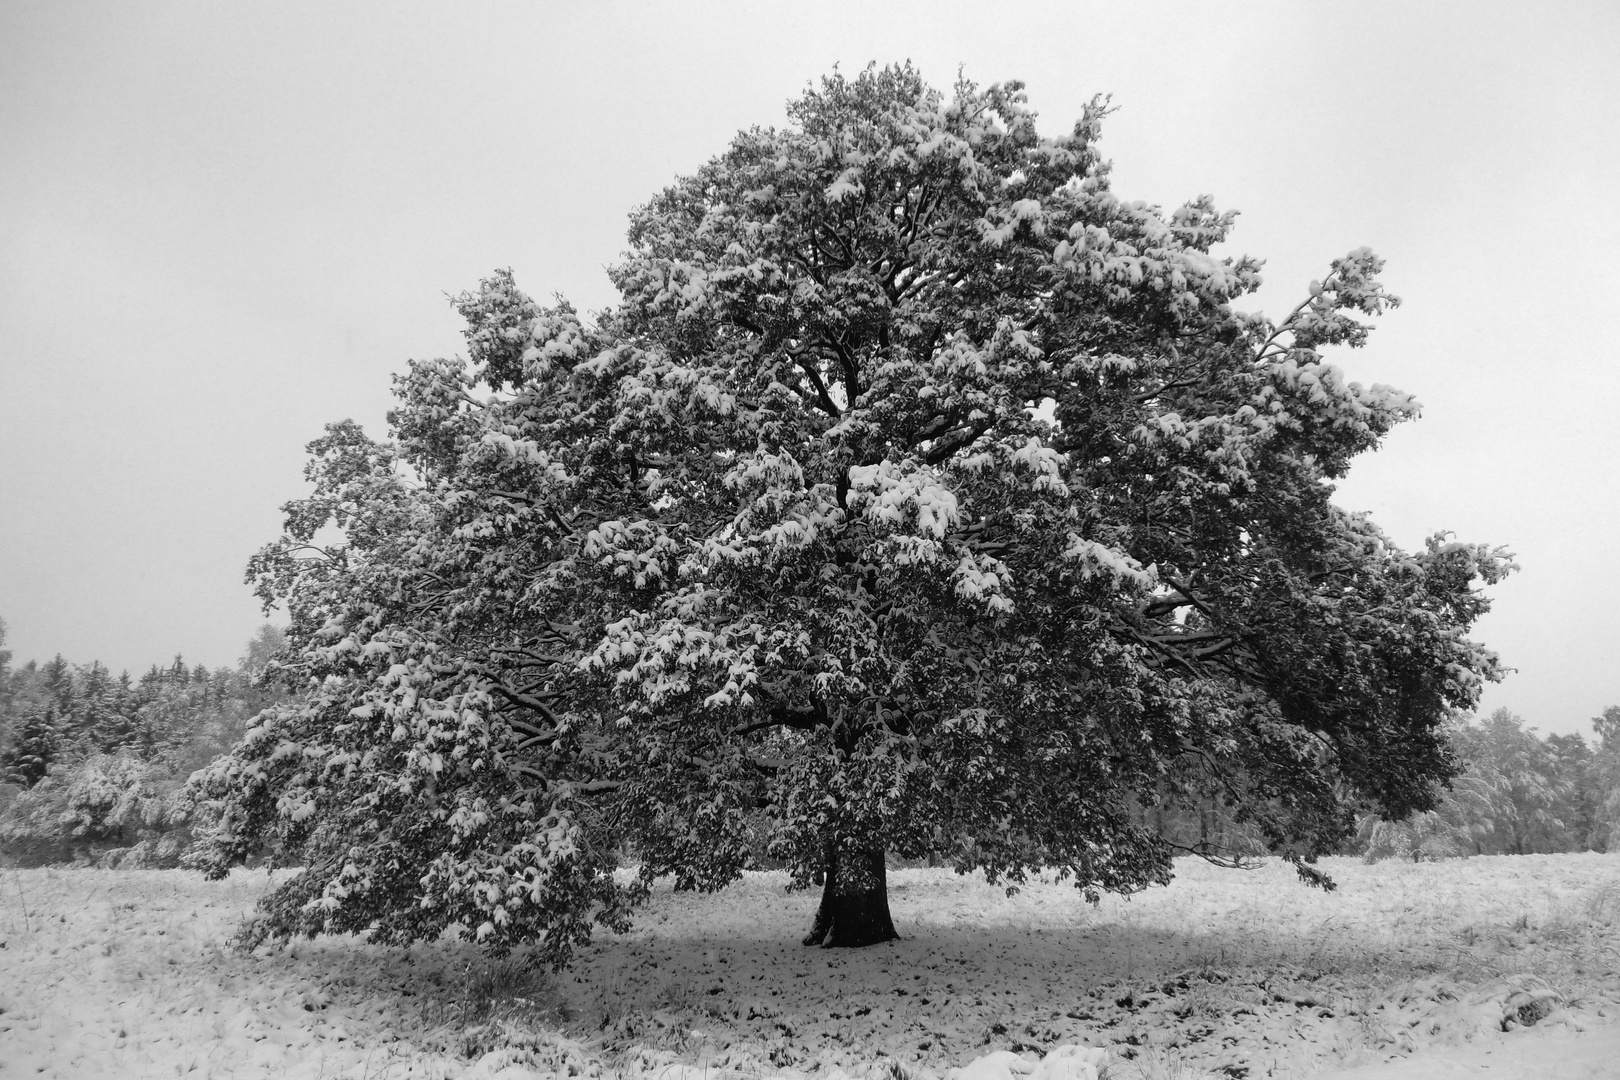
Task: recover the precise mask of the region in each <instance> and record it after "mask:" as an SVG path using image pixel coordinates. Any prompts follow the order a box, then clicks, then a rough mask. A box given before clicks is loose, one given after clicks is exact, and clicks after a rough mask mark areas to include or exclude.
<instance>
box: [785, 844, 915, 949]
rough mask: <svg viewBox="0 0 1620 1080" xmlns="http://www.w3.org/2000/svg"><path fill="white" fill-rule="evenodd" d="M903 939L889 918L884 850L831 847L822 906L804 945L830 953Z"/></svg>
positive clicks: (822, 893)
mask: <svg viewBox="0 0 1620 1080" xmlns="http://www.w3.org/2000/svg"><path fill="white" fill-rule="evenodd" d="M899 936H900V935H899V934H897V933H896V932H895V929H894V920H893V919H891V918H890V917H889V878H888V872H887V867H886V865H885V864H884V860H883V849H882V848H876V849H874V850H870V851H847V850H840V849H839V848H838V847H837V846H836V845H830V846H829V849H828V852H827V867H826V876H825V882H824V884H823V885H822V887H821V906H820V907H818V908H817V909H816V921H815V925H814V926H812V927H811V928H810V933H809V934H808V935H807V936H806V937H805V939H804V943H805V944H806V945H820V946H821V947H822V948H826V949H837V948H860V947H862V946H864V945H877V944H879V943H881V942H884V941H893V940H894V939H896V938H898V937H899Z"/></svg>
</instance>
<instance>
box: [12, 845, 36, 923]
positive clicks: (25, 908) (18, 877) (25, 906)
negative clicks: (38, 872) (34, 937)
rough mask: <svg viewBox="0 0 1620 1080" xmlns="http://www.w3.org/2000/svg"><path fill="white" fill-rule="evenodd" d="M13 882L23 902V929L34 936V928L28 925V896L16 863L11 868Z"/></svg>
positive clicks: (18, 896) (18, 897)
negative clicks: (24, 890)
mask: <svg viewBox="0 0 1620 1080" xmlns="http://www.w3.org/2000/svg"><path fill="white" fill-rule="evenodd" d="M11 880H12V883H13V884H15V885H16V886H17V899H19V900H21V901H22V913H23V929H24V930H25V931H27V932H28V933H30V934H32V933H33V932H34V928H33V927H32V926H30V925H29V923H28V896H27V895H26V894H25V893H24V892H23V887H22V873H21V872H20V871H19V870H18V869H17V866H16V864H15V863H13V864H12V867H11Z"/></svg>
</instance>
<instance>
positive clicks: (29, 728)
mask: <svg viewBox="0 0 1620 1080" xmlns="http://www.w3.org/2000/svg"><path fill="white" fill-rule="evenodd" d="M57 724H58V718H57V715H56V705H55V704H54V703H53V704H50V705H47V706H45V709H44V711H43V712H34V713H30V714H29V715H28V716H26V717H24V718H23V722H22V726H21V728H20V729H19V730H18V732H17V738H16V741H15V742H14V743H13V744H12V746H11V747H10V748H9V749H7V750H6V752H5V757H4V760H3V761H0V766H3V769H0V771H3V772H4V774H5V776H6V778H7V779H8V780H10V781H11V782H13V783H18V784H21V785H23V786H24V787H29V788H31V787H33V786H34V785H35V784H37V783H39V782H40V781H41V780H43V779H45V776H46V775H47V774H48V773H49V772H50V767H51V763H52V762H53V761H55V760H56V750H57V745H58V742H59V741H60V736H59V735H58V732H57Z"/></svg>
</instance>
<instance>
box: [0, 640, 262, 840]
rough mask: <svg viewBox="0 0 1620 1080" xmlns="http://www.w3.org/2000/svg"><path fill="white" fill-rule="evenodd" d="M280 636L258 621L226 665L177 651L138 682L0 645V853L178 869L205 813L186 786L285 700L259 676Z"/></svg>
mask: <svg viewBox="0 0 1620 1080" xmlns="http://www.w3.org/2000/svg"><path fill="white" fill-rule="evenodd" d="M282 641H283V639H282V632H281V631H280V629H278V628H277V627H274V626H269V625H266V626H265V627H263V628H261V629H260V630H259V632H258V633H257V634H256V635H255V636H254V637H253V639H252V640H251V641H250V642H249V643H248V647H247V651H246V653H245V655H244V656H243V657H242V658H241V660H240V661H239V662H238V663H237V665H236V666H235V667H219V668H214V669H213V670H210V669H209V668H207V667H206V666H204V665H202V664H196V665H190V666H188V665H187V664H186V663H185V661H184V660H183V659H182V658H181V657H179V656H176V657H175V658H174V660H173V661H172V662H170V663H169V664H167V665H160V664H154V665H152V667H151V668H149V669H148V670H147V671H146V672H145V673H144V674H142V675H141V676H140V677H138V678H135V677H132V676H131V675H130V674H129V672H127V671H126V672H123V673H121V674H119V675H114V674H113V673H112V671H111V669H109V668H108V667H107V665H106V664H103V663H102V662H100V661H99V660H92V661H90V662H89V663H79V664H76V663H71V662H69V661H68V660H66V659H64V658H63V657H62V656H61V655H60V654H58V655H57V656H55V657H53V658H52V659H50V660H49V661H46V662H44V663H39V662H36V661H29V662H27V663H26V664H22V665H17V666H14V665H13V664H12V654H11V652H10V650H7V649H4V648H0V858H3V859H6V860H9V861H16V862H22V863H25V864H39V863H45V862H66V861H79V862H84V861H92V862H96V863H98V864H100V865H109V866H110V865H126V866H172V865H178V864H179V862H180V860H181V858H182V856H183V855H184V853H185V851H186V850H187V848H188V847H189V846H190V842H191V838H192V833H193V831H194V830H195V829H197V828H198V827H199V826H201V825H203V824H205V822H204V818H206V810H205V809H204V811H203V812H202V813H201V814H199V806H198V804H197V800H196V799H195V797H194V796H193V795H192V794H190V793H189V792H188V791H187V787H186V781H187V779H188V778H189V777H190V775H191V774H192V773H193V772H194V771H196V770H197V769H200V768H202V767H203V766H204V765H207V764H208V763H209V762H211V761H213V760H214V759H215V758H217V757H218V756H219V755H221V754H223V753H225V752H227V751H228V750H230V749H231V747H233V746H235V745H236V744H237V742H239V741H240V740H241V738H242V735H243V734H244V733H245V732H246V730H247V728H248V724H249V721H250V719H251V718H252V717H253V716H254V715H256V714H257V713H258V712H259V711H260V710H261V709H263V708H264V707H265V706H266V705H269V704H272V703H274V702H275V701H278V700H281V699H283V698H284V697H285V694H284V693H283V692H282V691H280V690H279V689H276V688H274V687H271V686H269V685H266V683H265V681H264V679H263V678H262V676H263V675H264V673H265V670H266V668H267V666H268V665H269V663H270V661H271V659H272V657H274V656H275V654H276V653H277V651H278V650H279V649H280V648H281V647H282ZM4 644H5V624H4V622H3V621H0V646H4Z"/></svg>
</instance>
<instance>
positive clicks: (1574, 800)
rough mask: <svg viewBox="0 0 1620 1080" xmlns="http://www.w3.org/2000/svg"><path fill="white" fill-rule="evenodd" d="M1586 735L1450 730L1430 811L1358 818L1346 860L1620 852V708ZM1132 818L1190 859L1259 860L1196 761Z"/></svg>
mask: <svg viewBox="0 0 1620 1080" xmlns="http://www.w3.org/2000/svg"><path fill="white" fill-rule="evenodd" d="M1592 725H1593V728H1594V729H1595V731H1596V735H1597V738H1596V741H1595V742H1588V741H1587V740H1586V738H1584V737H1583V736H1581V735H1579V734H1571V735H1546V736H1540V735H1538V734H1537V733H1536V729H1535V728H1534V727H1532V726H1527V725H1526V723H1525V721H1524V718H1523V717H1520V716H1519V715H1517V714H1515V713H1513V712H1510V711H1509V710H1507V709H1497V710H1496V711H1495V712H1493V713H1491V714H1490V715H1489V716H1486V717H1484V718H1482V719H1481V718H1471V719H1469V720H1468V721H1466V722H1464V723H1459V724H1456V725H1455V726H1453V727H1452V728H1450V729H1449V731H1448V732H1447V736H1448V741H1449V743H1450V746H1451V750H1452V753H1453V754H1455V755H1456V758H1457V760H1458V763H1459V764H1460V765H1461V767H1462V771H1461V773H1460V774H1459V775H1458V776H1457V777H1456V778H1455V779H1454V780H1453V781H1452V782H1451V785H1450V787H1449V788H1447V789H1445V790H1444V791H1443V793H1442V796H1441V798H1440V800H1439V803H1438V804H1437V805H1436V807H1435V808H1434V809H1433V810H1430V811H1427V812H1422V813H1416V814H1413V815H1411V816H1410V817H1407V818H1405V819H1403V820H1400V821H1386V820H1384V819H1382V818H1380V817H1379V816H1378V815H1376V814H1373V813H1366V814H1363V815H1362V816H1361V818H1360V827H1359V828H1358V829H1357V832H1356V836H1355V838H1354V840H1353V841H1352V842H1351V843H1350V844H1348V845H1347V846H1346V847H1345V849H1344V853H1345V854H1356V855H1361V856H1363V857H1364V858H1366V859H1367V860H1368V861H1369V862H1373V861H1377V860H1379V859H1388V858H1404V859H1414V860H1425V859H1443V858H1453V857H1457V856H1465V855H1531V854H1551V853H1555V852H1571V851H1613V850H1620V705H1611V706H1609V707H1608V708H1607V709H1604V710H1603V714H1602V715H1601V716H1598V717H1596V718H1595V719H1594V720H1593V721H1592ZM1138 815H1139V818H1140V819H1141V820H1144V821H1146V822H1148V823H1150V824H1151V825H1152V826H1153V827H1154V828H1155V830H1156V831H1157V832H1158V833H1159V834H1160V835H1162V836H1164V837H1165V838H1166V839H1168V840H1170V841H1171V843H1172V844H1173V845H1175V846H1176V847H1177V848H1178V849H1180V850H1182V851H1184V852H1187V853H1198V854H1202V855H1205V856H1206V857H1210V858H1214V859H1217V860H1220V859H1230V860H1241V859H1243V858H1245V857H1247V856H1253V855H1258V854H1260V853H1261V852H1262V850H1263V845H1262V844H1261V841H1260V838H1259V837H1258V835H1256V834H1255V832H1254V829H1253V827H1252V825H1251V824H1250V823H1248V822H1246V821H1245V820H1244V819H1243V817H1242V814H1241V811H1240V810H1234V809H1233V801H1232V800H1231V799H1229V798H1227V797H1226V796H1225V793H1224V792H1222V790H1221V789H1220V787H1219V785H1218V784H1217V783H1213V782H1211V779H1210V777H1209V775H1208V773H1207V772H1206V771H1205V770H1202V769H1200V768H1199V763H1198V762H1197V761H1196V760H1192V761H1189V762H1187V763H1186V765H1185V767H1184V769H1183V771H1182V772H1180V773H1174V774H1171V775H1169V776H1167V777H1166V778H1165V782H1164V783H1163V784H1162V785H1161V788H1160V791H1159V793H1158V799H1157V801H1155V802H1152V803H1150V804H1144V805H1143V806H1141V807H1139V809H1138Z"/></svg>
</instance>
